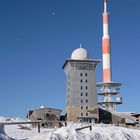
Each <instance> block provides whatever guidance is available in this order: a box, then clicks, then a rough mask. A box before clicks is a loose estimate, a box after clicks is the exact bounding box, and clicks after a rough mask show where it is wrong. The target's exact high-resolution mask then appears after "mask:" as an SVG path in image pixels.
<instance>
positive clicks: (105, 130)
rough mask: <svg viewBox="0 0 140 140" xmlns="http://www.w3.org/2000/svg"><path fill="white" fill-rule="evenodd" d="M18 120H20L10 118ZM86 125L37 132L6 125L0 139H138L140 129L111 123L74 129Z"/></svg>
mask: <svg viewBox="0 0 140 140" xmlns="http://www.w3.org/2000/svg"><path fill="white" fill-rule="evenodd" d="M5 120H7V119H4V118H2V119H0V122H2V121H5ZM8 120H9V119H8ZM18 120H20V121H22V120H21V119H13V118H12V119H10V121H18ZM86 125H88V124H85V123H83V124H80V123H69V124H68V126H67V127H62V128H53V129H43V128H42V129H41V133H38V131H37V128H32V127H31V126H27V125H26V126H27V127H29V128H30V129H29V130H27V129H26V130H25V129H21V127H19V125H6V126H5V128H3V127H2V126H0V140H140V130H136V129H128V128H123V127H117V126H113V125H104V124H93V125H92V131H90V130H89V128H86V129H83V130H78V131H76V128H79V127H83V126H86ZM5 132H6V133H5ZM6 134H7V135H6ZM12 138H13V139H12Z"/></svg>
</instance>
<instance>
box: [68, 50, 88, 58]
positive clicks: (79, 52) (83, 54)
mask: <svg viewBox="0 0 140 140" xmlns="http://www.w3.org/2000/svg"><path fill="white" fill-rule="evenodd" d="M71 59H75V60H87V59H89V54H88V52H87V50H85V49H83V48H78V49H76V50H74V51H73V52H72V54H71Z"/></svg>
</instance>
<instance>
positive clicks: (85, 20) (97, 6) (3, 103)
mask: <svg viewBox="0 0 140 140" xmlns="http://www.w3.org/2000/svg"><path fill="white" fill-rule="evenodd" d="M139 5H140V1H139V0H123V1H122V0H115V1H114V0H108V11H109V15H110V17H109V32H110V37H111V50H112V73H113V81H117V82H121V83H122V84H123V85H122V87H121V95H122V96H123V100H124V103H123V104H122V105H120V106H118V108H117V110H118V111H137V112H140V108H139V106H140V100H139V99H140V91H139V86H140V82H139V79H140V76H139V72H140V62H139V61H140V9H139ZM102 12H103V0H12V1H11V0H1V1H0V116H19V117H25V115H26V112H27V110H28V109H31V108H37V107H39V106H41V105H44V106H46V107H56V108H59V109H62V110H65V91H66V84H65V82H66V78H65V73H64V72H63V70H62V65H63V63H64V61H65V60H66V59H67V58H70V55H71V53H72V51H73V50H74V49H76V48H78V47H79V44H80V43H82V46H83V48H85V49H87V50H88V52H89V54H90V57H91V58H94V59H96V58H97V59H102V54H101V41H102ZM99 81H102V63H100V64H99V65H98V67H97V82H99Z"/></svg>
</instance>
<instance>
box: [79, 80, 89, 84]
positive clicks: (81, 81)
mask: <svg viewBox="0 0 140 140" xmlns="http://www.w3.org/2000/svg"><path fill="white" fill-rule="evenodd" d="M83 82H85V83H87V82H88V80H87V79H85V80H83V79H81V80H80V83H83Z"/></svg>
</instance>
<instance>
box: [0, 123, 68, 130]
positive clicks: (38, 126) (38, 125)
mask: <svg viewBox="0 0 140 140" xmlns="http://www.w3.org/2000/svg"><path fill="white" fill-rule="evenodd" d="M50 122H51V123H55V122H58V123H64V124H65V126H67V122H66V121H32V122H30V121H26V122H0V126H2V127H4V126H5V125H17V124H37V129H38V133H40V127H41V124H42V123H50Z"/></svg>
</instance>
